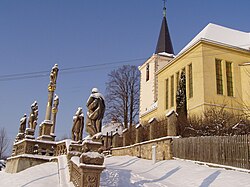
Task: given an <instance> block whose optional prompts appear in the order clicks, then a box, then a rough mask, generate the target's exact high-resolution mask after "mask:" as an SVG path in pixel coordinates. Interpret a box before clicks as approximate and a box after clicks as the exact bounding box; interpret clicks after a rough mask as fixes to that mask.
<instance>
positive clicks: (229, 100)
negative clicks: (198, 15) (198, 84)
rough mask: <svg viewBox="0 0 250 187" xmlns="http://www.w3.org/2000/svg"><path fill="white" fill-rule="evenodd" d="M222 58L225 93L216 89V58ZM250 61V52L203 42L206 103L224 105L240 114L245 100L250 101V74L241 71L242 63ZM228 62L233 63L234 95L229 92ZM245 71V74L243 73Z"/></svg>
mask: <svg viewBox="0 0 250 187" xmlns="http://www.w3.org/2000/svg"><path fill="white" fill-rule="evenodd" d="M216 59H220V60H221V64H222V79H223V81H222V82H223V94H217V90H216V68H215V60H216ZM249 61H250V54H247V53H243V52H240V51H236V50H232V49H229V48H225V47H221V46H216V45H211V44H203V63H204V71H203V72H204V88H205V98H204V103H205V104H206V105H207V106H209V104H211V105H212V106H213V105H214V106H224V105H225V109H226V110H228V111H231V112H233V113H235V114H239V113H241V112H242V110H243V105H244V104H243V100H245V101H247V102H248V101H249V97H248V98H247V97H246V95H247V93H248V92H249V91H248V90H249V89H248V90H247V89H245V88H244V87H246V86H247V85H244V86H243V85H242V84H246V82H248V81H249V80H250V76H245V75H244V72H243V71H241V69H242V68H241V66H240V64H243V63H245V62H249ZM226 62H231V63H232V80H233V96H228V93H227V76H226ZM242 73H243V74H242ZM248 88H249V85H248Z"/></svg>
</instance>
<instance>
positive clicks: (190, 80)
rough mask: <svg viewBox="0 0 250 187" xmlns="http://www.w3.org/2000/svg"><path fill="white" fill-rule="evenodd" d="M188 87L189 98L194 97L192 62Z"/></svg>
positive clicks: (189, 67) (189, 69)
mask: <svg viewBox="0 0 250 187" xmlns="http://www.w3.org/2000/svg"><path fill="white" fill-rule="evenodd" d="M188 89H189V98H192V97H193V69H192V64H189V65H188Z"/></svg>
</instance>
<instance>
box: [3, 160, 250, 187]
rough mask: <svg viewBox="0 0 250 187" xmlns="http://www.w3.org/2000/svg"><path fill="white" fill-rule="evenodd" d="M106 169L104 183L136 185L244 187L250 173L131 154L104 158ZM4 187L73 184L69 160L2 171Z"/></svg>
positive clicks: (65, 186) (109, 185) (68, 186)
mask: <svg viewBox="0 0 250 187" xmlns="http://www.w3.org/2000/svg"><path fill="white" fill-rule="evenodd" d="M105 165H106V169H105V170H104V171H103V173H102V175H101V186H102V187H104V186H107V187H112V186H113V187H114V186H118V187H136V186H153V187H159V186H161V187H162V186H168V187H191V186H192V187H208V186H211V187H213V186H218V187H221V186H222V187H230V186H232V187H241V186H243V187H244V186H246V187H247V186H250V174H249V173H247V172H239V171H233V170H226V169H221V168H214V167H208V166H204V165H199V164H195V163H194V162H191V161H185V160H165V161H160V162H157V163H155V164H152V161H151V160H144V159H139V158H137V157H130V156H120V157H118V156H113V157H108V158H105ZM0 186H1V187H44V186H45V187H62V186H63V187H72V186H73V184H72V183H70V182H69V176H68V168H67V160H66V157H65V156H61V157H59V164H57V163H56V162H50V163H46V164H41V165H38V166H34V167H32V168H29V169H26V170H24V171H22V172H19V173H15V174H9V173H5V172H4V171H0Z"/></svg>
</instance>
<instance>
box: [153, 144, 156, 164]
mask: <svg viewBox="0 0 250 187" xmlns="http://www.w3.org/2000/svg"><path fill="white" fill-rule="evenodd" d="M152 161H153V164H155V163H156V145H153V146H152Z"/></svg>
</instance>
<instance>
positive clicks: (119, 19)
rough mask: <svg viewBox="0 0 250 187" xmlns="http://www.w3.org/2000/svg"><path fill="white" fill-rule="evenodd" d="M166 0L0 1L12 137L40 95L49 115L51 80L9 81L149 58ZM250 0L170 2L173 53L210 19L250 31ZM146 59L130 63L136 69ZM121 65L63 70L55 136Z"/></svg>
mask: <svg viewBox="0 0 250 187" xmlns="http://www.w3.org/2000/svg"><path fill="white" fill-rule="evenodd" d="M162 6H163V2H162V0H126V1H124V0H123V1H122V0H106V1H104V0H95V1H93V0H1V1H0V33H1V34H0V64H1V66H0V88H1V92H0V127H5V128H6V130H7V133H8V136H9V137H10V138H11V139H14V137H15V136H16V134H17V132H18V128H19V119H20V118H21V117H22V115H23V114H24V113H27V115H29V113H30V105H31V104H32V103H33V101H34V100H37V102H38V105H39V117H38V124H40V122H42V121H43V120H44V117H45V110H46V109H45V107H46V103H47V85H48V83H49V77H48V76H44V77H38V78H31V79H20V80H6V79H4V80H3V79H2V78H1V76H4V75H12V74H18V73H27V72H40V71H48V72H49V71H50V70H51V68H52V66H53V65H54V64H55V63H58V64H59V69H66V68H72V67H82V66H88V65H98V64H103V63H111V62H120V61H126V60H133V59H146V58H148V57H150V56H151V55H152V54H153V52H154V51H155V47H156V43H157V39H158V35H159V30H160V25H161V21H162ZM249 7H250V1H249V0H240V1H235V0H219V1H218V0H209V1H208V0H202V1H200V0H189V1H187V0H168V1H167V20H168V26H169V30H170V35H171V38H172V43H173V47H174V50H175V53H178V52H179V51H180V50H181V49H182V48H183V47H184V46H185V45H186V44H187V43H188V42H189V41H190V40H191V39H192V38H193V37H194V36H195V35H196V34H198V32H199V31H201V30H202V29H203V28H204V27H205V26H206V25H207V24H208V23H210V22H212V23H216V24H219V25H222V26H226V27H229V28H234V29H237V30H241V31H246V32H250V24H249V23H250V22H249V18H250V11H249ZM143 62H144V61H143V60H137V61H132V62H130V63H129V64H131V65H136V66H139V65H140V64H142V63H143ZM120 65H121V64H119V63H117V64H113V65H106V66H99V67H93V68H83V69H80V71H76V72H70V73H66V72H63V71H62V72H60V71H59V76H58V80H57V90H56V93H57V94H58V95H59V97H60V105H59V111H58V117H57V126H56V135H57V136H58V137H61V136H63V135H64V134H67V135H69V134H70V131H71V127H72V117H73V115H74V113H75V112H76V110H77V107H79V106H81V107H83V109H84V113H85V115H86V107H85V104H86V100H87V98H88V96H89V94H90V91H91V89H92V88H93V87H97V88H99V90H100V91H101V92H102V93H103V94H105V82H106V81H107V74H108V73H109V72H110V71H111V70H112V69H114V68H116V67H119V66H120Z"/></svg>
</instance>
